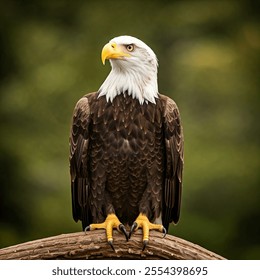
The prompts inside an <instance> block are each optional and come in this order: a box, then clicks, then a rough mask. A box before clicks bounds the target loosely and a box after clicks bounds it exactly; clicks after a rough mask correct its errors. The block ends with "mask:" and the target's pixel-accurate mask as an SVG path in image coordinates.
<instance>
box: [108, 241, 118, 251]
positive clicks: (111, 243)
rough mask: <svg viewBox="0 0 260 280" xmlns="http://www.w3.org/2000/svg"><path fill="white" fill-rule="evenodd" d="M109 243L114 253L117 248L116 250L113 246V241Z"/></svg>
mask: <svg viewBox="0 0 260 280" xmlns="http://www.w3.org/2000/svg"><path fill="white" fill-rule="evenodd" d="M107 243H108V244H109V245H110V246H111V248H112V249H113V251H116V250H115V248H114V245H113V241H112V240H109V241H107Z"/></svg>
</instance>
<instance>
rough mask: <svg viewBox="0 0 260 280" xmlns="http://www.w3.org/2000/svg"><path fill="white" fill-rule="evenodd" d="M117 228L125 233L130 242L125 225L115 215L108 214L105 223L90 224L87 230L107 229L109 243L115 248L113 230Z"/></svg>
mask: <svg viewBox="0 0 260 280" xmlns="http://www.w3.org/2000/svg"><path fill="white" fill-rule="evenodd" d="M114 228H116V229H117V230H118V231H119V232H123V233H124V235H125V237H126V239H127V240H128V235H127V233H126V230H125V227H124V225H123V224H122V223H121V222H120V221H119V219H118V218H117V216H116V215H115V214H108V215H107V217H106V220H105V221H104V222H103V223H99V224H90V225H89V226H88V227H87V228H86V230H88V229H89V230H95V229H105V230H106V235H107V241H108V243H109V244H110V245H111V247H112V248H113V245H112V243H113V229H114ZM113 249H114V248H113Z"/></svg>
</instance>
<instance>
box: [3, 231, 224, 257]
mask: <svg viewBox="0 0 260 280" xmlns="http://www.w3.org/2000/svg"><path fill="white" fill-rule="evenodd" d="M114 247H115V251H113V250H112V249H111V247H110V246H109V245H108V244H107V242H106V239H105V234H104V232H103V231H99V230H97V231H91V232H87V234H85V233H84V232H78V233H69V234H61V235H57V236H52V237H48V238H43V239H38V240H34V241H30V242H26V243H22V244H18V245H15V246H10V247H7V248H4V249H0V259H1V260H4V259H16V260H17V259H23V260H35V259H37V260H39V259H45V260H46V259H49V260H50V259H52V260H53V259H177V260H213V259H214V260H221V259H224V258H223V257H221V256H219V255H217V254H215V253H213V252H210V251H208V250H206V249H204V248H202V247H200V246H198V245H195V244H193V243H191V242H188V241H186V240H183V239H181V238H178V237H174V236H171V235H166V237H165V238H162V234H161V233H159V232H155V231H152V232H150V241H149V244H148V245H147V247H146V249H145V251H142V232H141V231H140V230H138V231H137V232H136V233H135V234H134V235H133V236H132V237H131V239H130V240H129V241H128V242H126V240H125V238H124V236H123V235H122V234H120V233H118V232H116V231H114Z"/></svg>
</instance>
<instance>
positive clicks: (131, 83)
mask: <svg viewBox="0 0 260 280" xmlns="http://www.w3.org/2000/svg"><path fill="white" fill-rule="evenodd" d="M110 63H111V66H112V70H111V72H110V73H109V75H108V76H107V78H106V80H105V81H104V83H103V84H102V85H101V87H100V89H99V97H100V96H104V95H105V96H106V99H107V102H109V101H111V102H112V101H113V99H114V98H115V97H116V96H117V95H119V94H123V93H126V92H127V93H128V95H131V96H132V98H137V99H138V100H139V102H140V104H143V103H144V102H146V103H148V102H151V103H156V98H157V97H158V83H157V60H156V61H149V62H147V63H140V62H139V61H137V60H132V61H131V63H129V61H125V60H110Z"/></svg>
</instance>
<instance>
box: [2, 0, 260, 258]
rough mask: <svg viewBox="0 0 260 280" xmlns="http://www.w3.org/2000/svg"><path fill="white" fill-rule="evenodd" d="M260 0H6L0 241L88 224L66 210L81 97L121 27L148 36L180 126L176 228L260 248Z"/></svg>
mask: <svg viewBox="0 0 260 280" xmlns="http://www.w3.org/2000/svg"><path fill="white" fill-rule="evenodd" d="M259 11H260V6H259V1H242V0H239V1H217V0H210V1H202V0H201V1H187V0H182V1H166V0H165V1H162V0H161V1H115V0H114V1H83V0H82V1H65V0H57V1H52V0H44V1H43V0H38V1H29V0H25V1H18V0H17V1H15V0H9V1H1V2H0V59H1V64H0V75H1V76H0V91H1V95H0V129H1V137H0V172H1V173H0V182H1V187H0V247H5V246H9V245H12V244H16V243H20V242H24V241H28V240H33V239H36V238H42V237H45V236H50V235H55V234H60V233H66V232H71V231H79V230H81V225H80V224H76V223H74V221H73V219H72V215H71V201H70V199H71V198H70V179H69V164H68V153H69V146H68V136H69V130H70V120H71V115H72V111H73V108H74V106H75V103H76V101H77V100H78V99H79V98H80V97H81V96H82V95H84V94H85V93H88V92H91V91H95V90H97V89H98V88H99V86H100V85H101V83H102V82H103V80H104V79H105V77H106V75H107V74H108V72H109V71H110V67H109V66H108V65H106V67H103V66H102V64H101V60H100V52H101V49H102V47H103V45H104V44H105V43H107V41H108V40H109V39H111V38H113V37H115V36H118V35H125V34H128V35H132V36H136V37H138V38H140V39H141V40H143V41H144V42H146V43H147V44H148V45H150V46H151V47H152V48H153V49H154V51H155V52H156V54H157V56H158V59H159V65H160V67H159V88H160V92H161V93H164V94H167V95H169V96H171V97H172V98H173V99H174V100H175V101H176V102H177V104H178V106H179V108H180V111H181V115H182V122H183V126H184V132H185V172H184V191H183V207H182V215H181V220H180V222H179V224H178V226H172V227H171V230H170V232H171V233H172V234H175V235H177V236H180V237H182V238H185V239H187V240H190V241H191V242H194V243H198V244H199V245H202V246H204V247H205V248H207V249H209V250H212V251H215V252H216V253H219V254H222V255H223V256H225V257H227V258H232V259H259V258H260V223H259V221H260V188H259V183H260V178H259V177H260V172H259V170H260V159H259V155H260V151H259V150H260V146H259V134H260V133H259V116H258V113H259V99H260V94H259V90H260V79H259V73H260V20H259Z"/></svg>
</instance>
